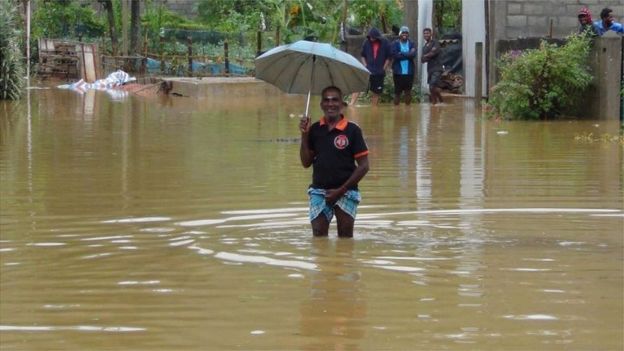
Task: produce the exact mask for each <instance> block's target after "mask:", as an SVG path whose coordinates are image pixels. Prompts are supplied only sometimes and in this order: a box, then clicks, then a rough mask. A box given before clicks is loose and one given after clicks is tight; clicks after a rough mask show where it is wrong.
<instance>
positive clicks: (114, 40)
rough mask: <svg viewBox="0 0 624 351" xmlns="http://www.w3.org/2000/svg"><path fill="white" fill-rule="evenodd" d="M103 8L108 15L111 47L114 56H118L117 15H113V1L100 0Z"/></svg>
mask: <svg viewBox="0 0 624 351" xmlns="http://www.w3.org/2000/svg"><path fill="white" fill-rule="evenodd" d="M100 3H101V4H102V6H104V9H105V10H106V13H107V15H108V32H109V34H110V39H111V46H112V50H113V56H117V45H118V42H117V30H116V29H115V14H114V13H113V2H112V0H100Z"/></svg>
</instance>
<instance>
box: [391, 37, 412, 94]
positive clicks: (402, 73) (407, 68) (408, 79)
mask: <svg viewBox="0 0 624 351" xmlns="http://www.w3.org/2000/svg"><path fill="white" fill-rule="evenodd" d="M391 52H392V58H393V60H392V78H393V81H394V104H395V105H398V104H399V103H400V102H401V95H402V94H403V95H404V96H405V104H406V105H409V104H410V103H411V102H412V86H413V85H414V58H415V57H416V47H415V46H414V42H413V41H411V40H409V29H408V28H407V27H406V26H403V27H401V30H400V31H399V39H397V40H395V41H394V42H393V43H392V47H391Z"/></svg>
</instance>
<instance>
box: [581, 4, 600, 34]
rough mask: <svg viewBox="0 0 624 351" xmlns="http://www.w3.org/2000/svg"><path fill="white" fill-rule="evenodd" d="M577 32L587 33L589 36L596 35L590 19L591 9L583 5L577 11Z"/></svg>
mask: <svg viewBox="0 0 624 351" xmlns="http://www.w3.org/2000/svg"><path fill="white" fill-rule="evenodd" d="M578 21H579V30H578V32H579V34H583V33H587V34H589V35H591V36H595V35H596V30H595V29H594V23H593V21H592V15H591V11H589V9H588V8H587V7H583V8H581V9H580V10H579V12H578Z"/></svg>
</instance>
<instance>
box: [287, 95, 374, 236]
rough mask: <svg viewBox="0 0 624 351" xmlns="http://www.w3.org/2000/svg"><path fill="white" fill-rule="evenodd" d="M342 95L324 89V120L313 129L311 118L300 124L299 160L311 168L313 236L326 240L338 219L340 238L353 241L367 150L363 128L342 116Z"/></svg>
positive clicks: (305, 118) (309, 189)
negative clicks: (334, 218) (332, 221)
mask: <svg viewBox="0 0 624 351" xmlns="http://www.w3.org/2000/svg"><path fill="white" fill-rule="evenodd" d="M343 107H344V105H343V102H342V91H341V90H340V89H339V88H337V87H334V86H330V87H327V88H325V89H323V92H322V94H321V110H323V114H324V115H323V117H321V119H320V120H319V121H318V122H315V123H314V124H312V125H310V118H309V116H305V117H304V118H303V119H302V120H301V122H300V123H299V129H300V130H301V147H300V150H299V157H300V158H301V164H302V165H303V167H304V168H308V167H310V166H312V184H311V185H310V187H309V188H308V195H309V198H310V222H311V224H312V234H313V235H314V236H327V235H328V231H329V224H330V223H331V220H332V218H333V217H334V214H335V215H336V221H337V227H338V236H339V237H343V238H351V237H353V226H354V224H355V216H356V213H357V206H358V204H359V203H360V201H361V196H360V192H359V190H358V182H359V181H360V180H361V179H362V178H364V176H365V175H366V173H367V172H368V146H367V145H366V141H365V140H364V136H363V135H362V130H361V129H360V127H359V126H358V125H357V124H355V123H353V122H350V121H348V120H347V119H346V118H345V116H344V115H343V114H342V109H343Z"/></svg>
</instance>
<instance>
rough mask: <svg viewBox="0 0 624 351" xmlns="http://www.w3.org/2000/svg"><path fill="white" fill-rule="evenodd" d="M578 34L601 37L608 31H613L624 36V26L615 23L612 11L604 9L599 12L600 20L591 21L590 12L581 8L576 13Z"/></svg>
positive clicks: (585, 8)
mask: <svg viewBox="0 0 624 351" xmlns="http://www.w3.org/2000/svg"><path fill="white" fill-rule="evenodd" d="M578 21H579V33H588V34H590V35H592V36H602V35H604V34H605V33H606V32H608V31H613V32H615V33H618V34H620V35H622V34H624V26H622V24H621V23H618V22H615V20H614V18H613V10H611V9H610V8H608V7H605V8H604V9H602V11H600V20H598V21H595V22H594V21H593V20H592V15H591V11H589V9H588V8H587V7H583V8H581V9H580V10H579V12H578Z"/></svg>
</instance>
